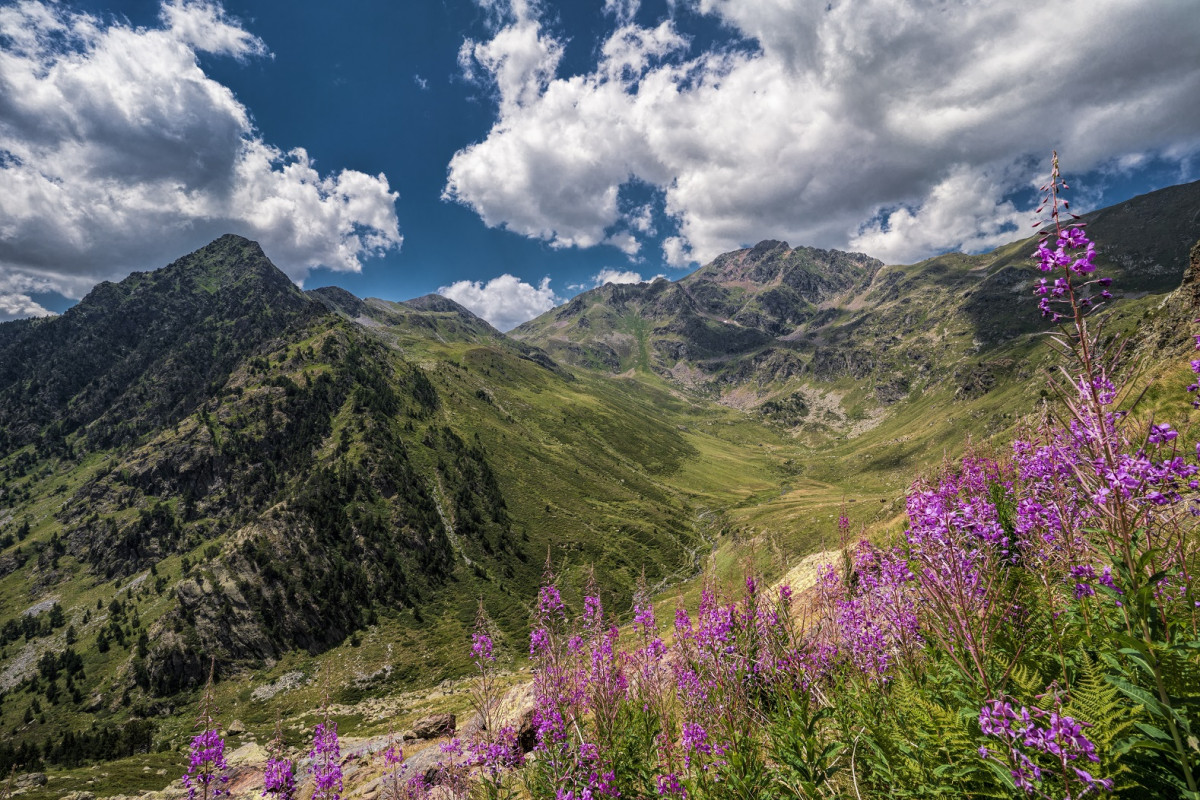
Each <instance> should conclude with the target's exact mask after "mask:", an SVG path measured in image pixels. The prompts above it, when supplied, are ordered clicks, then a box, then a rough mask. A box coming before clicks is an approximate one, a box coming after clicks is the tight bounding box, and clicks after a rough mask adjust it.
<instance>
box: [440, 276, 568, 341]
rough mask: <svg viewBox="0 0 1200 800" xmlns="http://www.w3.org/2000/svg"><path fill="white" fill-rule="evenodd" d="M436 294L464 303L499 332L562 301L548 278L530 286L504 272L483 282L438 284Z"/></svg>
mask: <svg viewBox="0 0 1200 800" xmlns="http://www.w3.org/2000/svg"><path fill="white" fill-rule="evenodd" d="M437 293H438V294H440V295H442V296H443V297H449V298H450V299H451V300H453V301H454V302H456V303H459V304H461V305H463V306H466V307H467V308H469V309H470V310H471V311H472V312H474V313H475V314H477V315H479V316H481V317H483V318H484V319H486V320H487V321H488V322H490V323H492V325H494V326H495V327H496V328H498V329H499V330H502V331H510V330H512V329H513V328H515V327H517V326H518V325H520V324H521V323H522V322H525V321H526V320H530V319H533V318H534V317H536V316H537V315H538V314H542V313H545V312H547V311H549V310H550V309H552V308H554V307H555V306H556V305H558V304H559V303H561V302H562V298H560V297H558V296H557V295H556V294H555V293H554V290H553V289H551V288H550V279H549V278H542V282H541V283H540V284H538V285H537V286H533V285H531V284H528V283H525V282H524V281H522V280H521V279H520V278H516V277H514V276H512V275H509V274H507V273H506V274H504V275H501V276H500V277H498V278H492V279H491V280H490V281H488V282H487V283H484V282H482V281H456V282H455V283H452V284H450V285H449V286H442V287H441V288H439V289H438V291H437Z"/></svg>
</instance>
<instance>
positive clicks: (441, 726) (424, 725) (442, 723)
mask: <svg viewBox="0 0 1200 800" xmlns="http://www.w3.org/2000/svg"><path fill="white" fill-rule="evenodd" d="M457 721H458V720H457V718H456V717H455V716H454V715H453V714H434V715H433V716H431V717H425V718H423V719H419V720H417V721H416V722H415V723H413V727H412V732H413V736H414V737H415V738H417V739H436V738H437V737H439V736H449V735H451V734H452V733H454V729H455V726H456V723H457Z"/></svg>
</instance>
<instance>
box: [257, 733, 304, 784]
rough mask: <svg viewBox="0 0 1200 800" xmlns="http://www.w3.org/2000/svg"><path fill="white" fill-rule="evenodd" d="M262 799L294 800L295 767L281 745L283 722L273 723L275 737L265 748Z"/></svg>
mask: <svg viewBox="0 0 1200 800" xmlns="http://www.w3.org/2000/svg"><path fill="white" fill-rule="evenodd" d="M262 796H263V797H264V798H270V800H295V798H296V776H295V765H293V764H292V760H291V759H290V758H288V757H287V752H286V748H285V747H284V744H283V721H282V720H278V719H277V720H276V721H275V736H274V737H273V738H272V739H271V743H270V744H269V745H268V746H267V764H266V766H265V767H264V768H263V793H262Z"/></svg>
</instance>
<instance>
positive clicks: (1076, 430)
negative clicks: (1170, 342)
mask: <svg viewBox="0 0 1200 800" xmlns="http://www.w3.org/2000/svg"><path fill="white" fill-rule="evenodd" d="M1066 188H1067V187H1066V185H1065V183H1064V182H1063V181H1062V178H1061V176H1060V174H1059V168H1058V159H1057V155H1055V157H1054V160H1053V168H1052V173H1051V178H1050V181H1049V182H1048V183H1047V185H1046V186H1045V187H1044V191H1045V202H1044V204H1043V206H1042V208H1041V209H1039V211H1045V212H1046V214H1047V218H1046V219H1045V220H1044V221H1043V222H1042V223H1040V224H1041V226H1042V227H1043V228H1044V231H1045V233H1044V234H1043V235H1042V236H1041V239H1040V241H1039V244H1038V246H1037V251H1036V253H1035V255H1034V258H1035V261H1036V264H1037V267H1038V268H1039V269H1040V271H1041V277H1039V279H1038V280H1037V281H1036V282H1035V286H1034V291H1035V293H1036V296H1037V297H1038V307H1039V308H1040V310H1041V312H1042V314H1043V315H1045V316H1046V317H1047V318H1048V319H1049V320H1051V321H1052V322H1056V323H1059V324H1060V325H1061V327H1060V329H1059V330H1058V332H1056V333H1052V334H1049V335H1050V336H1051V338H1052V340H1053V342H1054V343H1055V346H1056V347H1057V349H1058V350H1059V351H1060V355H1061V363H1062V364H1063V365H1064V366H1063V367H1062V368H1061V369H1060V371H1059V373H1058V375H1057V377H1056V378H1055V380H1054V381H1053V383H1054V387H1055V389H1056V390H1057V392H1058V395H1059V402H1058V403H1057V404H1056V405H1055V406H1054V407H1053V408H1052V409H1050V410H1044V411H1043V413H1042V414H1041V416H1040V421H1039V422H1038V423H1037V424H1036V425H1035V426H1032V427H1031V428H1030V429H1029V430H1027V431H1025V432H1023V433H1021V434H1020V435H1019V436H1018V438H1017V440H1016V441H1015V442H1014V443H1013V444H1012V446H1011V449H1010V450H1008V451H1007V452H1006V453H1004V454H1002V455H997V454H995V453H986V452H981V451H979V450H978V449H973V448H968V452H967V454H966V455H965V456H963V457H962V458H961V459H959V460H957V461H956V462H953V463H946V464H944V465H943V466H942V468H941V469H940V470H938V471H937V472H936V473H934V474H931V475H928V476H926V477H923V478H920V479H918V480H917V481H915V482H914V483H913V485H912V487H911V489H910V490H909V492H908V495H907V501H906V506H907V515H908V523H907V527H906V529H905V530H904V531H903V533H902V535H897V536H892V537H891V538H890V539H888V540H886V541H883V542H879V543H872V542H868V541H861V542H858V543H855V542H854V541H853V537H852V536H851V534H850V525H849V521H848V520H846V519H845V515H844V514H842V515H841V518H840V519H839V524H838V529H839V535H840V539H841V556H840V558H839V559H838V561H837V562H836V563H834V564H829V565H827V566H825V567H824V568H823V569H822V570H821V571H820V573H819V577H818V580H817V583H816V585H815V586H814V587H812V588H811V589H808V590H806V591H804V592H795V593H793V592H792V590H791V589H790V588H789V587H787V586H782V587H779V588H777V589H767V588H765V587H764V585H763V584H762V583H761V582H760V580H759V578H758V577H757V576H756V575H755V574H754V573H753V571H752V570H750V569H747V570H746V575H745V578H744V582H743V586H742V588H741V589H740V590H739V591H738V592H736V595H735V594H725V593H722V592H721V591H719V590H718V589H717V588H716V586H715V584H714V582H713V581H711V580H709V581H707V582H706V583H705V586H704V587H703V591H702V595H701V599H700V603H699V607H698V608H696V609H693V610H689V609H686V608H684V607H682V606H679V607H677V608H675V609H674V615H673V621H672V623H671V624H668V625H663V624H662V620H661V619H660V616H659V614H658V612H657V611H656V609H655V608H654V606H653V605H652V603H651V601H650V595H649V592H648V591H646V589H645V586H644V585H642V586H641V587H640V588H639V591H638V592H637V593H636V595H635V599H634V605H633V620H632V624H631V625H630V626H629V628H628V629H627V632H626V633H624V634H622V633H621V632H620V630H619V629H618V627H617V626H616V624H615V621H614V619H613V618H612V617H611V616H609V615H608V614H607V613H606V611H605V609H604V607H603V605H602V603H601V601H600V596H599V595H600V593H599V591H597V589H596V587H595V586H594V584H591V583H589V585H588V587H587V588H586V589H585V591H584V593H583V594H584V597H583V602H582V606H581V608H579V609H577V610H572V609H570V608H568V607H567V604H566V603H565V602H564V601H563V598H562V595H561V593H560V592H559V589H558V587H557V585H556V582H555V578H554V576H553V574H552V573H550V571H549V570H547V574H546V576H545V579H544V581H543V586H542V587H541V589H540V591H539V592H538V595H537V598H536V603H535V605H534V609H533V619H532V626H531V627H532V633H531V636H530V645H529V657H530V661H531V666H532V671H533V683H532V686H531V687H530V691H531V693H532V710H531V712H529V713H528V714H527V715H526V716H525V717H524V718H523V719H522V718H521V717H518V718H517V720H516V721H514V720H513V719H512V714H511V712H509V711H508V710H507V709H505V708H504V704H503V703H502V702H501V682H500V681H499V673H498V672H497V669H496V663H495V652H494V642H493V636H492V633H491V626H490V623H488V621H487V618H486V616H485V615H484V614H483V613H482V610H481V613H480V615H479V619H478V622H477V625H476V628H475V631H474V634H473V636H472V640H471V655H472V660H473V661H474V664H475V668H476V675H475V691H474V695H473V699H474V706H475V711H476V719H477V721H478V724H477V725H473V726H469V729H470V730H474V731H475V732H474V733H472V734H470V735H467V736H465V737H464V738H461V739H458V738H456V739H452V740H450V741H449V742H446V743H443V744H442V745H441V746H440V747H441V751H440V752H441V756H442V758H441V761H440V762H439V763H438V764H437V766H436V767H434V768H431V769H427V770H425V771H423V772H421V773H420V774H413V775H412V776H411V777H409V776H408V772H407V769H408V768H407V766H406V765H405V762H404V754H403V752H402V751H401V750H400V748H399V746H398V745H397V744H396V743H395V742H394V740H393V741H392V742H391V743H390V745H389V747H388V749H387V750H386V752H385V756H384V761H385V763H384V772H385V777H384V780H383V782H382V793H383V796H384V797H386V798H388V800H393V798H395V800H400V799H401V798H403V800H417V798H422V797H439V798H447V797H453V798H465V797H468V796H470V797H483V798H489V799H490V798H526V797H527V798H530V800H543V798H554V800H600V799H601V798H629V799H639V800H651V798H680V799H682V798H691V799H694V800H701V799H708V798H712V800H716V799H717V798H721V800H725V798H732V799H733V800H766V798H847V799H848V798H855V800H861V798H867V797H897V798H926V797H970V798H976V797H978V798H984V797H1031V798H1048V799H1053V800H1059V799H1067V798H1069V799H1070V800H1075V799H1076V798H1084V797H1088V798H1091V797H1114V796H1115V797H1126V798H1146V797H1155V798H1189V799H1191V800H1200V791H1198V790H1197V770H1198V769H1200V738H1198V736H1200V730H1197V728H1198V726H1200V723H1198V722H1197V713H1198V712H1200V635H1198V633H1197V631H1198V629H1200V596H1198V594H1200V593H1198V592H1197V590H1196V585H1195V580H1194V578H1193V576H1194V575H1195V573H1196V569H1197V565H1196V537H1195V534H1196V530H1197V519H1198V518H1200V447H1197V446H1195V445H1185V443H1184V441H1183V437H1182V436H1181V435H1180V433H1179V431H1178V429H1177V428H1176V427H1175V426H1173V425H1172V424H1170V423H1167V422H1162V421H1158V420H1153V419H1151V420H1149V421H1139V417H1136V416H1135V415H1133V414H1132V413H1131V411H1132V410H1133V408H1132V405H1133V404H1132V403H1131V402H1130V398H1133V397H1134V395H1135V394H1136V392H1135V387H1134V386H1133V381H1132V379H1131V378H1129V377H1128V375H1129V374H1130V371H1129V369H1128V368H1127V366H1126V365H1128V364H1129V363H1130V362H1131V359H1130V357H1129V356H1128V354H1127V353H1126V352H1125V350H1124V349H1123V345H1122V343H1121V342H1120V341H1119V340H1118V339H1116V338H1115V337H1105V336H1103V335H1102V334H1101V331H1100V325H1099V324H1097V323H1098V322H1099V321H1100V318H1098V317H1094V316H1093V314H1094V312H1095V311H1096V310H1097V309H1098V308H1100V306H1101V305H1102V304H1103V303H1104V302H1106V301H1108V300H1110V299H1111V295H1110V293H1109V287H1110V285H1111V281H1110V280H1109V279H1108V278H1105V277H1096V276H1095V269H1096V267H1095V257H1096V256H1095V254H1096V248H1095V245H1094V244H1093V243H1092V241H1091V240H1090V238H1089V237H1088V235H1087V232H1086V230H1085V228H1084V227H1083V225H1082V224H1080V221H1079V220H1078V219H1077V218H1075V217H1074V216H1073V215H1071V214H1070V212H1069V207H1068V205H1067V203H1066V201H1065V200H1064V199H1063V196H1062V193H1063V191H1064V190H1065V189H1066ZM1197 348H1198V349H1200V337H1198V338H1197ZM1192 369H1193V371H1195V372H1196V373H1197V374H1200V358H1198V359H1197V360H1195V361H1193V362H1192ZM1189 391H1190V392H1192V393H1193V395H1196V394H1200V381H1198V382H1197V383H1193V385H1192V386H1191V387H1189ZM1182 395H1184V392H1182V391H1181V396H1182ZM1193 402H1196V401H1193ZM663 616H664V617H665V616H666V615H663ZM204 708H206V709H207V708H209V706H207V705H206V706H204ZM506 714H508V716H506ZM201 727H202V728H204V729H205V731H206V732H207V731H210V730H212V729H213V724H212V720H211V715H209V712H207V711H204V712H202V719H201ZM207 735H208V734H207V733H206V734H202V736H201V737H197V739H196V740H195V741H194V742H193V761H192V764H193V766H192V768H190V769H189V776H193V777H189V782H188V786H189V789H192V788H193V787H197V788H201V789H203V791H205V792H206V794H205V797H212V796H216V792H215V791H214V790H216V791H219V787H221V786H223V782H221V781H220V779H219V778H218V777H215V776H219V775H221V774H223V770H224V762H223V759H222V758H221V752H222V750H221V748H222V747H223V745H218V744H217V743H218V742H219V737H216V734H215V731H213V733H212V737H216V738H211V737H210V738H203V737H204V736H207ZM526 748H531V750H532V751H531V752H529V753H528V755H526V754H525V753H524V752H523V751H524V750H525V749H526ZM337 754H338V750H337V737H336V729H334V728H333V727H332V723H330V722H329V720H328V716H326V721H325V723H323V724H322V725H319V726H318V727H317V736H316V737H315V741H314V746H313V751H312V753H310V756H311V757H312V760H313V775H314V778H315V781H316V790H315V791H314V793H313V797H314V798H325V799H326V800H330V799H331V798H336V797H337V793H338V792H340V790H341V784H340V772H338V771H336V765H337ZM202 775H205V776H214V777H207V778H203V779H202V778H201V777H199V776H202ZM272 785H274V784H272ZM193 796H194V794H193ZM279 796H280V797H283V796H285V794H284V792H283V791H282V790H281V792H280V794H279Z"/></svg>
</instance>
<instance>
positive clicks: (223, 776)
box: [183, 662, 229, 800]
mask: <svg viewBox="0 0 1200 800" xmlns="http://www.w3.org/2000/svg"><path fill="white" fill-rule="evenodd" d="M213 664H215V662H213ZM213 668H214V667H213V665H212V664H210V666H209V670H208V682H207V683H206V684H205V685H204V694H203V695H202V696H201V698H200V714H199V716H198V717H197V719H196V727H197V728H200V733H198V734H196V735H195V736H193V737H192V741H191V744H190V745H189V746H188V768H187V772H186V773H185V774H184V776H183V785H184V787H185V788H186V789H187V792H188V800H196V798H197V796H199V797H200V798H201V800H216V798H220V797H224V796H226V795H228V794H229V788H228V784H229V765H228V764H227V763H225V740H224V739H223V738H221V734H220V732H219V731H218V730H217V723H216V720H215V717H216V714H217V707H216V705H215V704H214V702H213Z"/></svg>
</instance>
